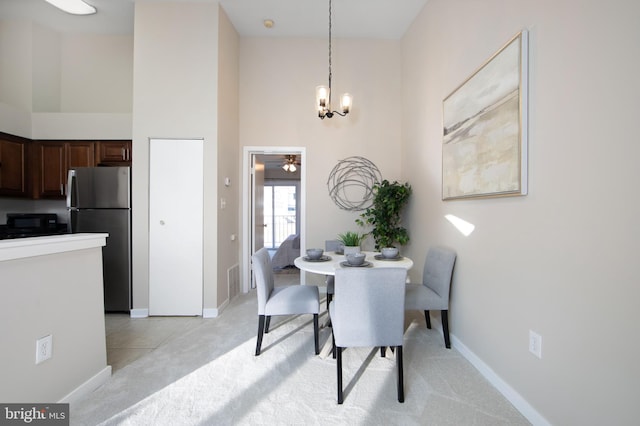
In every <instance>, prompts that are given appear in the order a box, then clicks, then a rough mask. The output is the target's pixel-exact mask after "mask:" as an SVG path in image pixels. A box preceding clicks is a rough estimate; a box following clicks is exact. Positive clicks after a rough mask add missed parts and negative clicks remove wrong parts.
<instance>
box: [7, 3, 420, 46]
mask: <svg viewBox="0 0 640 426" xmlns="http://www.w3.org/2000/svg"><path fill="white" fill-rule="evenodd" d="M85 1H86V2H87V3H89V4H91V5H93V6H95V7H96V8H97V9H98V13H97V14H95V15H90V16H72V15H68V14H66V13H64V12H60V11H59V10H58V9H56V8H55V7H53V6H51V5H50V4H49V3H47V2H45V0H0V19H29V20H33V21H34V22H37V23H39V24H41V25H43V26H46V27H48V28H52V29H54V30H56V31H59V32H73V33H102V34H128V33H132V32H133V13H134V3H135V0H85ZM145 1H166V0H145ZM172 1H174V2H182V1H184V2H188V1H190V2H211V1H216V0H172ZM332 1H333V6H332V8H333V18H332V35H333V36H334V37H349V38H380V39H399V38H401V37H402V36H403V35H404V33H405V31H406V30H407V28H408V27H409V25H410V24H411V22H413V19H414V18H415V17H416V15H417V14H418V13H419V12H420V10H421V9H422V7H423V6H424V5H425V3H426V2H427V0H332ZM219 3H220V4H221V5H222V7H223V9H224V10H225V11H226V13H227V15H228V16H229V18H230V19H231V21H232V22H233V25H234V27H235V28H236V30H237V31H238V33H239V34H240V35H241V36H249V37H326V36H327V33H328V20H329V0H220V1H219ZM265 19H271V20H273V21H274V25H273V27H272V28H271V29H267V28H265V26H264V25H263V22H264V20H265Z"/></svg>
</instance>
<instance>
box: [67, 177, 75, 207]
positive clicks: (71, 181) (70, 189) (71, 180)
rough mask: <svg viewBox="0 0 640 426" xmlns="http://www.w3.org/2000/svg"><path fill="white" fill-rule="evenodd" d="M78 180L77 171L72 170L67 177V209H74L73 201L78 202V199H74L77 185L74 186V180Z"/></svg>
mask: <svg viewBox="0 0 640 426" xmlns="http://www.w3.org/2000/svg"><path fill="white" fill-rule="evenodd" d="M75 178H76V171H75V170H73V169H71V170H69V176H68V177H67V208H71V207H73V205H72V204H71V203H72V202H73V201H76V198H77V197H74V196H73V195H75V194H74V190H75V185H74V180H75Z"/></svg>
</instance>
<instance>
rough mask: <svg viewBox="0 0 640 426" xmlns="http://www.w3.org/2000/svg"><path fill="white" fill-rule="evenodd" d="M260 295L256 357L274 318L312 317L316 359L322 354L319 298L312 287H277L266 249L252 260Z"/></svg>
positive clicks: (261, 250)
mask: <svg viewBox="0 0 640 426" xmlns="http://www.w3.org/2000/svg"><path fill="white" fill-rule="evenodd" d="M251 260H252V263H253V270H254V273H255V278H256V288H257V292H258V340H257V342H256V356H258V355H260V349H261V347H262V336H263V333H268V332H269V323H270V321H271V316H272V315H301V314H313V337H314V340H315V350H316V355H318V354H319V353H320V347H319V342H318V312H319V311H320V295H319V292H318V287H317V286H313V285H291V286H282V287H275V286H274V281H273V268H272V266H271V257H270V256H269V251H268V250H267V249H266V248H261V249H260V250H258V251H257V252H256V253H255V254H254V255H253V256H251Z"/></svg>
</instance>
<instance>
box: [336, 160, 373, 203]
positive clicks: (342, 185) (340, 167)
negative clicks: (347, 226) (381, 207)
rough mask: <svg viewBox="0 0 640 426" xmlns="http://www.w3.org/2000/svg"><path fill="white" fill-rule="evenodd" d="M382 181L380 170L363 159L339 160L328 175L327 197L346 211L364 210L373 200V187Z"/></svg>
mask: <svg viewBox="0 0 640 426" xmlns="http://www.w3.org/2000/svg"><path fill="white" fill-rule="evenodd" d="M381 180H382V175H381V174H380V170H378V168H377V167H376V165H375V164H373V163H372V162H371V161H369V160H367V159H366V158H364V157H357V156H356V157H348V158H345V159H344V160H341V161H339V162H338V164H336V166H335V167H334V168H333V170H331V173H329V179H328V180H327V187H328V188H329V196H330V197H331V199H332V200H333V202H334V203H336V205H337V206H338V207H340V208H341V209H343V210H348V211H359V210H365V209H366V208H367V207H369V206H370V205H371V202H372V200H373V186H374V185H375V183H376V182H380V181H381Z"/></svg>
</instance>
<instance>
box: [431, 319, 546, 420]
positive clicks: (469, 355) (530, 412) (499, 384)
mask: <svg viewBox="0 0 640 426" xmlns="http://www.w3.org/2000/svg"><path fill="white" fill-rule="evenodd" d="M432 322H433V321H432ZM450 337H451V343H452V346H453V347H454V348H456V350H457V351H458V352H460V354H461V355H462V356H463V357H465V358H466V360H467V361H469V362H470V363H471V365H473V366H474V367H475V368H476V370H478V371H479V372H480V374H482V375H483V376H484V378H485V379H487V380H488V381H489V383H491V384H492V385H493V387H495V388H496V389H497V390H498V392H500V393H501V394H502V395H503V396H504V397H505V398H506V399H507V400H508V401H509V402H510V403H511V404H513V406H514V407H516V409H517V410H518V411H520V413H521V414H522V415H523V416H524V417H525V418H526V419H527V420H529V421H530V422H531V424H533V425H535V426H551V423H549V421H548V420H547V419H545V418H544V417H543V416H542V414H540V413H539V412H538V411H537V410H536V409H535V408H533V407H532V406H531V404H529V403H528V402H527V400H526V399H524V398H523V397H522V395H520V394H519V393H518V392H517V391H516V390H515V389H513V388H512V387H511V386H509V384H508V383H507V382H505V381H504V380H502V378H501V377H500V376H498V375H497V374H496V372H495V371H493V369H491V367H489V366H488V365H487V364H486V363H485V362H484V361H482V359H480V358H479V357H478V356H477V355H476V354H475V353H473V352H472V351H471V350H470V349H469V348H468V347H467V346H466V345H465V344H464V343H462V342H461V341H460V340H459V339H458V338H456V337H455V336H454V335H452V334H451V335H450Z"/></svg>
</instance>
